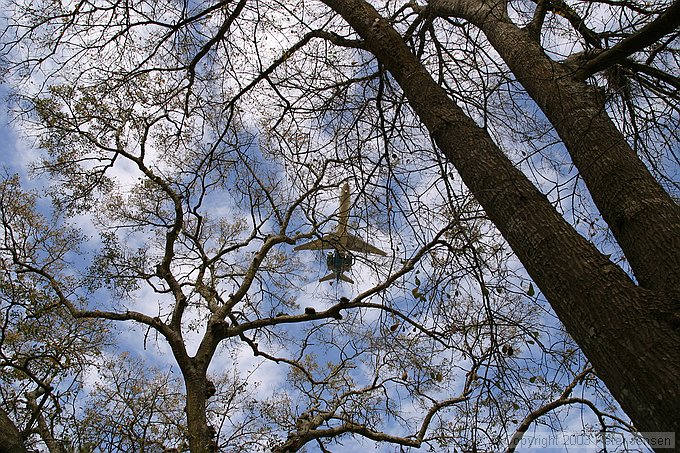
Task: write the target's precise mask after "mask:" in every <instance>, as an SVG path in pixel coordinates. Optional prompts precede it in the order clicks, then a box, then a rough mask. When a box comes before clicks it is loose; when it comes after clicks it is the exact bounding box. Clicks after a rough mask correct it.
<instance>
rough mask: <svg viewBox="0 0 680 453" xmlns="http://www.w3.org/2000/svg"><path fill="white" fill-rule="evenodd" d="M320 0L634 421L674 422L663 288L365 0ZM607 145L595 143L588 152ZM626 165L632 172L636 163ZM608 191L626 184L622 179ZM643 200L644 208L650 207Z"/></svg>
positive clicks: (669, 310) (673, 362)
mask: <svg viewBox="0 0 680 453" xmlns="http://www.w3.org/2000/svg"><path fill="white" fill-rule="evenodd" d="M324 3H326V4H327V5H328V6H330V7H331V8H333V9H334V10H335V11H337V12H338V13H339V14H341V15H342V16H343V17H344V18H345V20H346V21H347V22H348V23H349V24H350V25H351V26H352V27H353V28H354V30H355V31H356V32H357V33H358V34H359V35H360V36H362V37H363V38H364V39H365V41H366V44H367V46H368V48H369V49H370V51H371V52H372V53H373V54H375V55H376V57H377V58H378V59H379V60H380V61H381V62H382V63H383V64H384V65H385V67H386V68H387V69H388V70H389V71H390V73H391V74H392V75H393V76H394V78H395V79H396V80H397V81H398V83H399V84H400V86H401V87H402V89H403V90H404V93H405V94H406V96H407V97H408V99H409V102H410V105H411V106H412V108H413V109H414V110H415V111H416V113H417V114H418V116H419V117H420V119H421V121H423V123H424V124H425V125H426V127H427V128H428V130H429V131H430V133H431V135H432V137H433V138H434V140H435V141H436V143H437V145H438V146H439V147H440V149H441V150H442V152H443V153H444V154H445V155H446V157H447V158H448V159H449V160H450V161H451V163H452V164H453V165H454V166H455V167H456V168H457V170H458V172H459V173H460V175H461V177H462V178H463V180H464V182H465V183H466V185H467V186H468V187H469V189H470V190H471V191H472V192H473V193H474V195H475V196H476V197H477V199H478V200H479V202H480V204H481V205H482V206H483V207H484V209H485V210H486V212H487V214H488V215H489V217H490V218H491V219H492V221H493V222H494V223H495V224H496V226H497V227H498V229H499V230H500V231H501V233H502V234H503V236H504V237H505V238H506V240H507V241H508V243H509V244H510V246H511V247H512V248H513V250H514V251H515V253H516V254H517V256H518V257H519V258H520V260H521V261H522V263H523V264H524V266H525V267H526V269H527V271H528V272H529V274H530V275H531V277H532V278H533V279H534V281H536V283H537V284H538V286H539V287H540V288H541V289H542V291H543V292H544V294H545V295H546V297H547V299H548V300H549V301H550V303H551V305H552V306H553V308H554V309H555V312H556V313H557V315H558V316H559V317H560V319H561V320H562V322H563V323H564V324H565V326H566V328H567V330H568V331H569V333H570V334H571V335H572V336H573V337H574V339H575V340H576V341H577V342H578V344H579V345H580V346H581V348H582V349H583V351H584V353H585V354H586V355H587V356H588V358H589V359H590V360H591V361H592V363H593V364H594V366H595V368H596V370H597V373H598V375H599V376H600V377H601V378H602V380H603V381H604V382H605V383H606V384H607V386H608V387H609V389H610V391H611V392H612V394H613V395H614V396H615V397H616V398H617V400H618V401H619V402H620V403H621V405H622V407H623V409H624V410H625V411H626V412H627V413H628V415H629V416H630V417H631V418H632V420H633V421H634V423H635V424H636V425H637V427H638V429H640V430H643V431H679V430H680V421H679V418H678V414H680V390H679V389H678V385H677V381H676V379H677V376H679V375H680V332H679V330H678V326H677V324H673V320H674V319H676V318H674V310H673V305H672V301H671V299H670V298H669V297H667V296H665V295H664V293H662V292H655V291H651V290H649V289H645V288H641V287H638V286H636V285H635V284H634V283H633V282H632V281H631V280H630V278H629V277H628V276H627V275H626V274H625V273H624V272H623V271H622V270H621V269H620V268H619V267H617V266H616V265H614V264H613V263H611V262H610V261H609V260H608V259H607V258H605V257H604V256H603V255H602V254H601V253H599V252H598V251H597V249H596V248H595V247H594V246H593V245H592V244H590V243H589V242H588V241H586V240H585V239H584V238H583V237H581V236H580V235H579V234H578V233H577V232H576V231H575V230H574V229H573V228H572V227H571V226H570V225H569V224H568V223H567V222H566V221H565V220H564V219H563V218H562V217H561V216H560V215H559V214H558V213H557V212H556V211H555V210H554V209H553V207H552V206H551V205H550V203H549V202H548V200H547V199H546V198H545V197H544V196H543V195H542V194H541V193H540V192H539V191H538V190H537V189H536V187H535V186H533V184H531V182H530V181H529V180H528V179H527V178H526V177H525V176H524V175H523V174H522V173H521V172H520V171H519V170H518V169H517V168H515V167H514V166H513V165H512V163H511V162H510V161H509V160H508V159H507V157H506V156H505V155H504V154H503V153H502V151H501V150H500V149H499V148H498V147H497V146H496V145H495V144H494V143H493V141H492V140H491V138H490V137H489V136H488V134H487V133H486V132H485V131H484V130H482V129H481V128H479V127H478V126H477V125H476V124H475V123H474V122H473V121H472V120H471V119H470V118H468V117H467V116H465V114H464V113H463V111H462V110H461V109H460V108H459V107H458V106H457V105H456V104H455V103H454V102H453V101H452V100H451V99H449V98H448V97H447V95H446V93H445V92H444V91H443V90H442V89H441V88H440V87H439V86H438V85H437V84H436V83H435V82H434V80H433V79H432V78H431V76H430V75H429V74H428V73H427V71H426V70H425V69H424V68H423V67H422V65H421V64H420V63H419V62H418V60H417V59H416V58H415V56H414V55H413V54H412V53H411V52H410V51H409V49H408V48H407V46H406V45H405V44H404V42H403V41H402V39H401V37H400V36H399V35H398V34H397V33H396V31H394V30H393V29H392V28H391V27H390V25H389V23H388V22H387V21H385V20H383V19H382V18H381V17H380V16H379V15H378V14H377V12H376V11H375V10H374V9H373V8H372V7H371V6H370V5H368V4H367V3H366V2H365V1H363V0H324ZM578 121H584V119H583V118H581V119H579V120H578ZM579 124H580V123H579ZM598 137H599V136H598ZM598 139H599V138H598ZM606 151H607V149H602V150H600V149H598V150H596V152H595V154H600V153H602V152H606ZM596 161H597V159H593V157H592V156H591V159H590V160H589V161H588V163H592V164H593V165H597V162H596ZM599 171H602V170H599ZM630 171H631V173H632V175H633V176H635V171H637V170H635V169H633V170H630ZM645 171H646V170H645ZM638 176H639V175H638ZM601 177H604V176H601ZM639 178H641V179H644V176H639ZM628 179H631V177H628ZM632 179H633V180H635V178H634V177H632ZM632 182H634V181H632ZM591 190H596V187H592V188H591ZM650 190H652V191H654V190H656V189H653V188H652V189H650ZM617 191H623V194H624V195H625V194H626V193H627V192H626V191H625V190H624V188H619V189H617ZM623 198H625V197H623ZM617 200H619V202H620V200H621V198H617ZM654 203H655V201H654V199H652V200H647V199H644V202H641V203H640V204H641V205H642V208H648V206H649V205H652V208H655V209H657V210H661V208H660V207H658V206H656V207H655V205H654ZM634 208H635V209H634ZM652 208H649V209H647V210H646V211H645V215H650V210H653V209H652ZM640 209H641V208H636V207H635V206H625V207H624V209H623V210H624V211H625V212H627V213H628V210H633V211H634V212H630V213H628V214H627V215H628V217H632V218H636V216H639V215H640V214H639V211H640ZM628 217H626V218H625V219H624V220H625V221H624V222H623V223H622V226H624V224H625V223H627V222H628V221H629V220H628ZM662 218H663V217H662ZM640 220H641V221H643V220H642V219H640ZM656 230H658V228H657V229H656ZM656 240H659V238H658V237H652V239H650V240H649V241H647V242H654V241H656ZM665 246H666V247H668V246H669V244H666V245H665ZM656 248H657V249H659V248H660V247H656ZM653 286H655V285H653ZM662 286H663V285H662Z"/></svg>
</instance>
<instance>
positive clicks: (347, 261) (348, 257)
mask: <svg viewBox="0 0 680 453" xmlns="http://www.w3.org/2000/svg"><path fill="white" fill-rule="evenodd" d="M349 209H350V196H349V184H347V182H345V183H344V184H343V185H342V186H341V187H340V210H339V212H338V217H339V218H338V225H337V226H336V227H335V231H334V232H332V233H329V234H326V235H324V236H322V237H321V238H319V239H314V240H313V241H310V242H307V243H305V244H300V245H298V246H297V247H295V248H294V249H293V250H295V251H298V250H333V251H332V252H328V255H327V256H326V266H327V267H328V270H329V271H331V273H330V274H328V275H326V276H325V277H321V278H320V279H319V281H320V282H326V281H330V280H334V279H335V281H336V282H339V281H340V280H342V281H344V282H347V283H354V281H353V280H352V279H351V278H349V277H348V276H347V275H345V272H348V271H349V270H350V269H351V268H352V265H353V264H354V255H353V254H352V251H354V252H361V253H371V254H374V255H380V256H387V253H385V252H384V251H382V250H380V249H379V248H378V247H376V246H374V245H371V244H369V243H368V242H366V241H364V240H363V239H361V238H359V237H357V236H354V235H353V234H351V233H350V232H348V231H347V225H348V222H349Z"/></svg>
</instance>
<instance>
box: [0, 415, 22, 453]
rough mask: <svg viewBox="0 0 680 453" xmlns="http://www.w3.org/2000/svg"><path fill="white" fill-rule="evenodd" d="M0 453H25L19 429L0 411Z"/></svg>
mask: <svg viewBox="0 0 680 453" xmlns="http://www.w3.org/2000/svg"><path fill="white" fill-rule="evenodd" d="M0 453H27V450H26V447H24V442H23V439H22V438H21V433H20V432H19V428H17V427H16V425H15V424H14V423H13V422H12V420H11V419H10V418H9V415H7V412H5V411H4V410H2V409H0Z"/></svg>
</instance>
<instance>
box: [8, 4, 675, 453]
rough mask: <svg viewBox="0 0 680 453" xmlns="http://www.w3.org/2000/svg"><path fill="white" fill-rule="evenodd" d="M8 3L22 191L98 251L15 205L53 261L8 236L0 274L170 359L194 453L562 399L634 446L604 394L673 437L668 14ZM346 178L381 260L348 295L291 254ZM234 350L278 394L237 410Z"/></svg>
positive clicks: (630, 9) (363, 231)
mask: <svg viewBox="0 0 680 453" xmlns="http://www.w3.org/2000/svg"><path fill="white" fill-rule="evenodd" d="M324 5H325V6H324ZM7 6H8V8H7V10H8V11H9V12H10V15H9V16H8V19H7V20H8V26H7V27H5V29H4V33H3V43H4V44H3V45H4V47H3V49H4V51H3V55H4V58H5V65H6V67H7V68H8V74H9V75H8V80H11V81H13V82H14V83H15V97H14V100H15V106H16V108H17V111H18V121H21V124H22V126H23V127H24V128H25V129H26V131H27V133H28V135H30V136H33V137H35V138H36V143H37V144H38V145H39V146H40V147H41V148H42V149H43V150H44V153H43V158H42V160H41V161H40V162H37V163H36V164H35V166H34V168H33V171H34V174H35V175H37V176H44V177H46V178H49V179H48V180H49V181H50V182H49V185H48V186H46V187H48V190H49V192H50V194H51V195H52V200H53V202H54V206H55V207H56V209H57V211H58V212H60V213H63V214H65V215H66V216H67V217H72V218H77V219H79V220H80V221H81V222H87V223H88V224H89V225H91V228H94V229H96V230H97V231H98V232H99V238H97V239H94V238H93V239H90V240H88V241H84V238H80V239H79V240H78V241H76V240H75V239H74V240H73V241H70V242H64V241H63V240H60V237H61V236H60V235H64V234H66V233H65V232H66V231H71V232H72V233H71V234H72V235H76V236H77V233H76V232H75V230H69V229H67V228H65V227H60V228H59V229H57V230H54V231H59V232H60V233H59V234H58V235H56V236H55V235H50V234H48V233H49V232H50V231H52V230H50V228H48V223H47V222H46V221H45V220H44V218H43V217H42V216H41V214H40V213H39V212H38V211H39V209H38V208H37V207H35V206H31V207H26V208H25V210H26V212H27V215H26V220H27V222H26V224H27V225H29V226H30V227H31V228H32V229H33V230H34V231H36V232H38V233H39V235H40V236H41V237H43V238H44V239H43V244H45V245H44V246H43V247H44V248H45V249H50V250H51V249H54V248H58V249H59V250H60V251H61V254H58V255H57V256H58V258H56V259H54V258H52V259H50V258H48V255H50V253H48V254H44V253H42V254H41V253H38V254H37V255H31V254H29V253H26V252H27V251H28V250H29V249H31V247H33V246H32V243H31V242H26V241H21V240H16V239H17V236H16V235H15V234H14V232H13V230H12V225H13V223H12V221H11V220H6V219H3V224H4V226H5V237H6V239H7V238H14V239H15V240H11V241H9V242H7V241H6V242H7V245H6V247H5V249H4V250H5V254H6V261H7V264H6V265H5V267H6V268H7V269H10V268H11V269H12V270H11V271H10V272H9V273H8V281H14V280H16V279H18V275H19V274H21V275H27V276H30V278H31V279H32V281H33V282H35V283H34V284H35V285H37V286H38V287H40V288H43V290H44V291H45V292H46V293H48V294H49V298H50V300H53V301H54V307H55V309H59V310H66V312H67V313H68V314H69V316H71V317H72V318H71V319H72V320H74V322H76V323H78V322H83V321H84V320H95V319H96V320H105V321H116V322H119V323H127V322H132V323H133V324H134V325H138V326H142V327H143V329H145V330H146V332H147V334H146V336H145V339H147V338H153V340H154V341H157V344H159V345H160V344H167V346H168V347H169V350H170V353H171V354H172V357H173V359H174V361H175V362H176V364H177V366H178V367H179V370H180V372H181V375H182V381H183V385H184V398H185V402H184V405H185V412H186V431H184V432H185V433H186V438H187V443H188V448H189V449H190V450H191V451H192V452H203V451H210V450H216V449H220V450H227V451H228V450H233V451H239V450H243V451H252V450H253V449H257V448H260V449H267V448H269V449H272V450H274V451H281V452H283V451H298V450H300V449H302V448H304V447H305V445H308V444H311V443H315V444H316V445H317V446H318V447H319V448H320V449H321V450H322V451H328V449H329V448H330V446H331V445H332V444H336V443H341V442H343V441H345V440H346V439H348V438H349V437H351V438H352V439H354V440H355V441H356V442H362V439H364V440H363V441H371V442H389V443H394V444H397V445H401V446H402V447H403V448H420V447H421V446H423V445H428V446H434V445H437V446H439V447H440V448H449V447H450V448H462V449H470V450H475V449H484V448H498V447H500V446H507V445H510V448H511V449H512V448H513V447H512V445H513V442H515V441H516V440H518V439H520V438H521V436H522V435H523V433H525V432H526V431H527V429H528V427H529V425H531V424H532V423H536V422H537V421H542V422H543V421H544V422H545V423H547V424H548V425H549V426H551V427H552V428H554V429H559V414H560V410H561V409H565V408H569V407H572V406H577V407H580V408H583V409H584V410H586V411H588V412H589V413H590V414H592V416H593V417H594V420H596V421H597V423H598V424H599V426H600V428H601V429H602V430H605V431H606V430H609V429H623V430H630V429H632V427H631V426H630V425H629V424H628V423H627V421H626V420H624V419H623V418H622V416H621V414H616V413H615V412H616V411H615V409H614V410H609V409H608V408H609V407H610V401H608V398H609V397H608V394H607V392H606V390H605V389H604V388H603V387H602V385H601V384H600V383H599V381H598V380H597V379H595V378H594V376H597V377H598V378H600V379H602V381H603V382H604V383H605V384H606V386H607V387H608V389H609V390H610V391H611V392H612V395H613V396H614V397H615V398H616V400H617V401H618V402H619V403H620V404H621V406H622V408H623V410H624V411H625V412H626V413H627V414H628V415H629V416H630V417H631V419H632V421H633V424H634V425H635V428H637V429H639V430H646V431H673V430H675V431H677V427H678V426H677V422H675V421H674V420H676V418H675V417H674V414H677V413H680V398H678V395H677V391H676V390H675V389H676V387H677V386H674V380H675V376H677V375H678V374H679V373H678V371H679V370H678V369H677V367H678V365H677V364H678V363H680V357H678V354H680V347H678V346H680V341H679V337H678V331H677V326H678V314H677V300H678V279H679V275H678V272H679V269H680V257H679V256H678V254H679V253H680V252H679V250H680V247H678V241H679V239H678V238H679V237H680V234H679V231H678V230H679V229H680V213H679V210H678V207H677V204H676V202H675V201H674V200H673V196H677V189H678V187H677V181H676V173H675V170H674V168H677V157H676V156H675V155H674V154H673V153H674V147H676V146H677V135H676V134H677V115H675V116H674V113H673V112H675V111H676V109H677V94H676V91H677V90H674V89H673V88H674V87H675V88H677V80H676V78H675V77H674V76H672V72H673V71H674V70H677V61H676V60H675V59H674V58H675V55H677V52H676V50H675V49H674V48H673V37H674V36H675V33H676V31H675V29H676V28H677V20H678V19H677V17H679V15H678V14H677V11H676V10H677V8H678V6H677V2H673V3H670V2H665V3H663V4H656V5H647V4H646V3H644V2H635V1H632V2H604V1H603V2H568V3H566V2H558V1H543V0H541V1H537V2H528V1H512V2H507V1H500V0H489V1H483V2H479V1H475V2H471V1H464V0H460V1H457V0H442V1H431V2H428V3H426V4H419V3H417V2H384V3H380V4H376V5H372V4H369V3H367V2H365V1H363V0H349V1H335V0H327V1H323V2H321V3H313V2H305V1H299V2H297V3H295V4H281V3H279V2H277V1H261V0H260V1H246V0H241V1H234V2H227V1H224V2H205V3H191V4H189V3H186V4H185V3H182V2H175V1H164V2H144V1H140V2H129V3H125V4H121V3H119V2H101V3H96V4H91V3H86V2H83V3H78V4H77V5H71V6H62V5H58V4H54V3H50V4H49V5H39V6H34V5H33V4H32V3H31V2H25V3H24V2H8V5H7ZM602 17H604V20H603V22H598V20H599V18H602ZM565 49H566V50H565ZM12 181H14V182H13V183H12V184H14V186H13V187H15V189H13V190H14V191H15V193H16V194H17V196H19V195H21V193H20V190H19V189H18V182H16V181H17V180H16V179H13V180H12ZM344 181H349V182H350V183H351V185H352V187H353V204H352V217H351V223H352V225H351V227H352V228H353V229H354V230H355V231H356V232H357V233H358V234H360V235H363V236H364V237H370V238H371V239H372V240H374V241H377V242H380V244H381V245H383V247H384V248H385V249H388V250H390V251H391V253H390V256H389V257H386V258H377V259H368V258H366V257H357V263H356V265H355V269H356V270H357V272H356V274H357V281H358V285H357V286H356V287H353V289H352V291H353V292H352V293H347V292H344V291H343V290H342V289H339V288H338V287H337V285H336V286H334V287H331V290H330V291H329V290H326V289H320V288H316V287H314V285H311V286H310V285H307V283H308V282H309V281H310V280H314V278H313V276H312V274H311V273H310V270H311V269H314V268H316V267H317V266H318V264H319V263H316V262H309V261H305V260H306V259H308V258H307V257H306V256H303V255H301V254H293V252H292V246H293V245H294V244H295V243H296V242H298V241H303V240H308V239H310V238H313V237H316V236H318V235H320V234H323V233H324V232H327V231H329V230H331V229H332V228H333V227H334V222H335V221H336V220H337V218H338V213H337V209H336V205H335V198H336V195H337V190H336V188H337V187H338V185H339V184H340V183H341V182H344ZM5 184H8V183H5ZM669 193H671V195H669ZM591 199H592V203H591ZM3 203H4V204H3V206H7V207H4V208H3V209H5V210H6V209H9V207H11V200H9V199H8V200H3ZM598 212H599V214H598ZM600 214H601V216H602V218H601V219H600V218H599V215H600ZM581 221H583V223H580V224H579V222H581ZM57 223H58V222H57ZM584 224H585V225H586V229H585V230H584V228H583V225H584ZM498 233H500V234H502V236H503V238H504V239H501V238H500V237H499V235H498ZM579 233H585V234H584V235H582V234H579ZM76 236H73V237H74V238H75V237H76ZM584 236H588V237H587V238H586V237H584ZM83 241H84V242H83ZM505 241H507V242H505ZM78 242H81V243H82V244H85V245H86V247H83V246H82V245H81V247H83V248H84V251H83V253H82V255H81V256H82V258H79V259H82V260H83V262H85V263H86V264H85V265H82V264H80V265H79V266H75V265H72V264H71V263H70V261H69V260H68V257H67V254H68V253H71V252H73V251H74V250H75V249H76V245H77V243H78ZM27 247H28V248H27ZM513 253H514V255H513ZM514 256H516V257H517V258H518V259H519V260H520V261H521V263H522V265H523V266H524V269H525V270H526V272H527V273H528V274H529V275H530V276H531V278H532V280H533V283H532V282H530V281H528V280H526V279H525V278H523V277H522V275H521V272H520V271H519V270H518V269H517V267H516V266H513V265H512V261H511V260H512V259H513V257H514ZM610 258H611V259H610ZM321 264H322V263H321ZM358 271H360V272H358ZM534 283H535V284H536V285H537V287H536V288H535V287H534V286H533V285H534ZM333 290H335V291H333ZM538 290H540V291H541V292H542V294H539V292H538ZM543 296H544V297H545V299H547V302H549V304H550V306H551V307H552V310H554V313H556V315H557V317H558V318H559V320H560V321H561V323H563V325H564V327H565V328H566V331H567V332H568V334H569V335H570V336H571V337H573V339H574V340H575V342H576V343H577V344H578V347H580V348H581V349H582V350H583V353H584V354H585V356H586V357H587V358H588V360H589V361H590V363H592V366H591V365H590V363H588V362H586V361H585V360H584V358H583V356H581V354H580V353H579V352H578V350H577V349H578V348H577V347H576V346H575V345H573V344H572V342H571V340H570V339H569V337H568V336H567V335H566V334H565V333H564V332H562V330H561V329H562V328H561V326H560V325H559V323H558V322H557V321H556V320H554V319H553V318H552V315H551V313H552V312H551V311H550V310H549V309H548V307H547V306H546V304H545V300H544V299H543ZM633 327H635V328H633ZM244 348H245V349H246V350H248V351H250V353H251V354H252V355H253V356H255V357H257V358H259V359H261V360H262V363H268V364H276V365H279V366H280V367H281V368H283V369H286V370H287V371H286V373H288V376H289V379H288V381H287V383H286V384H285V385H282V388H281V389H280V390H279V391H278V392H277V393H276V394H271V395H263V396H262V397H260V396H259V395H257V394H256V393H252V394H250V393H248V391H246V387H247V384H249V382H248V381H249V379H248V377H247V376H246V377H243V376H241V374H243V370H241V371H239V369H238V359H237V356H238V354H239V353H240V352H242V351H243V350H244ZM218 358H219V359H218ZM218 363H219V364H220V368H221V369H222V372H223V373H224V372H226V374H223V376H222V377H216V376H215V375H212V374H211V373H209V369H211V367H215V366H216V364H218ZM593 368H594V369H593ZM650 370H652V371H653V372H650ZM121 373H123V372H122V371H121ZM124 375H125V374H124V373H123V374H117V373H114V374H111V375H110V376H109V377H110V379H111V381H112V382H114V383H115V382H117V379H118V378H119V377H122V376H124ZM151 381H157V379H155V378H154V379H151ZM213 381H216V382H222V385H216V382H213ZM577 386H581V387H582V388H583V392H584V393H585V395H584V396H583V397H574V396H572V395H573V393H574V390H575V388H576V387H577ZM219 389H222V390H219ZM229 389H231V390H229ZM99 391H100V392H102V391H104V388H101V389H100V390H99ZM122 393H123V392H122V390H121V391H113V393H106V394H107V395H109V396H110V398H111V401H115V398H116V397H117V396H120V395H121V394H122ZM136 393H138V392H136ZM171 393H172V395H169V394H162V395H160V396H158V400H154V401H161V400H163V401H165V400H168V401H169V400H172V399H173V398H174V397H175V396H174V395H175V392H171ZM132 396H134V398H137V397H139V398H143V397H144V394H143V393H139V394H135V395H131V397H132ZM124 401H130V399H124ZM155 404H157V403H156V402H154V405H155ZM158 404H160V403H158ZM154 405H152V406H154ZM416 409H417V410H416ZM130 410H131V411H132V412H130V413H128V415H129V416H135V414H136V413H135V412H134V410H132V409H130ZM36 413H39V411H37V412H36ZM121 414H122V412H121ZM95 415H96V414H95ZM128 415H126V416H128ZM122 417H123V415H121V418H122ZM151 419H154V418H153V417H151V418H150V419H147V420H151ZM97 420H100V421H101V420H102V419H98V418H97V417H95V416H94V415H93V417H90V418H89V421H86V422H85V424H86V425H87V424H88V423H89V424H90V425H91V426H96V423H95V422H97V423H99V422H98V421H97ZM154 420H155V419H154ZM111 423H112V422H111ZM111 423H109V424H111ZM135 426H142V425H135ZM144 426H148V425H144ZM164 426H166V427H167V426H169V425H164ZM395 427H396V428H395ZM168 429H169V428H168ZM173 429H174V428H173ZM178 429H180V428H178ZM398 430H399V432H398ZM53 431H54V430H52V432H50V434H49V435H48V434H47V433H40V436H42V439H43V441H44V442H45V443H46V444H49V438H50V436H53V437H54V435H55V432H53ZM180 431H181V429H180ZM180 431H178V432H180ZM116 435H117V436H118V434H116ZM135 436H137V437H139V435H138V433H136V432H133V431H130V432H129V433H127V434H126V435H125V436H122V437H118V438H116V442H119V441H120V442H131V441H135V440H134V439H133V438H134V437H135ZM176 436H177V439H178V440H177V443H178V445H177V448H182V446H181V440H179V439H180V438H181V434H176ZM144 437H145V436H141V438H140V441H141V442H147V441H148V440H149V439H151V437H149V438H148V439H146V438H144ZM135 442H136V441H135ZM112 445H113V444H112ZM135 445H139V444H138V443H136V444H135Z"/></svg>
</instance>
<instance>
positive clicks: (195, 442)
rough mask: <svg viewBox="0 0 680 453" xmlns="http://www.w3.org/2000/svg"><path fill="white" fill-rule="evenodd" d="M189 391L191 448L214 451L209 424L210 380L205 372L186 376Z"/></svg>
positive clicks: (206, 452) (194, 452)
mask: <svg viewBox="0 0 680 453" xmlns="http://www.w3.org/2000/svg"><path fill="white" fill-rule="evenodd" d="M184 381H185V385H186V391H187V404H186V412H187V429H188V430H189V449H190V450H191V453H212V452H214V451H216V449H215V448H214V445H213V433H211V431H210V428H209V426H208V419H207V417H206V406H207V405H206V403H207V400H208V398H207V396H208V380H207V379H206V377H205V373H195V374H194V375H190V376H187V375H185V377H184Z"/></svg>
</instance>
